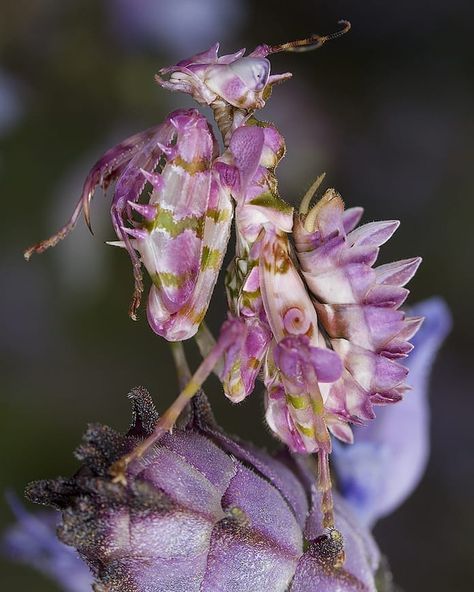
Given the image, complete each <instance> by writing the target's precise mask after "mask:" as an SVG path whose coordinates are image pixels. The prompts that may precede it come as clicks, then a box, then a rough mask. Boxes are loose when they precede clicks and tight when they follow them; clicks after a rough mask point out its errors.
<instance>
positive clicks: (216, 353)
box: [110, 330, 242, 485]
mask: <svg viewBox="0 0 474 592" xmlns="http://www.w3.org/2000/svg"><path fill="white" fill-rule="evenodd" d="M240 339H242V334H241V333H240V332H239V333H238V332H237V331H232V330H230V331H228V332H225V333H224V334H222V335H221V337H220V338H219V339H218V340H217V342H216V344H215V345H214V347H213V348H212V349H211V351H210V352H209V355H208V356H207V357H206V358H205V359H204V360H203V361H202V363H201V365H200V366H199V368H198V369H197V370H196V372H195V373H194V375H193V376H192V378H191V379H190V380H189V381H188V382H187V384H186V386H185V387H184V388H183V389H182V391H181V392H180V394H179V395H178V397H177V398H176V399H175V400H174V401H173V403H172V404H171V405H170V406H169V407H168V409H167V410H166V411H165V412H164V413H163V415H162V416H161V417H160V418H159V420H158V421H157V423H156V426H155V429H154V430H153V433H152V434H151V435H150V436H148V438H146V439H145V440H143V442H141V443H140V444H139V445H138V446H136V448H134V449H133V450H132V451H131V452H129V453H128V454H126V455H124V456H123V457H122V458H120V459H119V460H117V461H116V462H114V463H113V465H112V466H111V468H110V474H111V475H112V477H113V482H114V483H122V484H123V485H126V483H127V479H126V475H125V472H126V470H127V467H128V466H129V465H130V463H132V462H133V461H135V460H138V459H139V458H141V457H142V456H143V455H144V454H145V453H146V452H147V451H148V450H149V449H150V448H151V447H152V446H153V445H154V444H155V443H156V442H157V441H158V440H159V439H160V438H161V437H162V436H163V435H164V434H165V433H166V432H169V431H171V430H172V429H173V426H174V425H175V423H176V420H177V419H178V417H179V416H180V415H181V413H182V412H183V410H184V408H185V407H186V405H187V404H188V403H189V401H190V400H191V399H192V398H193V397H194V395H195V394H197V392H198V391H199V389H200V388H201V385H202V384H203V382H204V381H205V380H206V378H207V377H208V376H209V374H210V373H211V372H212V371H213V369H214V368H215V366H216V364H217V363H218V362H219V359H220V358H221V356H222V355H223V354H224V352H225V351H226V350H227V349H228V348H229V346H230V345H231V344H233V343H235V342H236V340H240ZM173 354H174V357H175V361H177V363H178V364H179V365H180V366H179V367H180V369H184V366H183V360H184V358H181V357H180V354H179V351H178V350H175V351H174V352H173Z"/></svg>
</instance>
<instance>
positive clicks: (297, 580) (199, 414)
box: [28, 389, 380, 592]
mask: <svg viewBox="0 0 474 592" xmlns="http://www.w3.org/2000/svg"><path fill="white" fill-rule="evenodd" d="M132 398H133V401H134V407H135V420H134V423H133V425H132V427H131V428H130V430H129V432H128V434H127V436H122V435H120V434H118V433H116V432H114V431H113V430H111V429H110V428H107V427H105V426H100V425H93V426H90V428H89V430H88V431H87V432H86V435H85V438H84V441H83V444H82V445H81V446H80V448H79V450H78V451H77V455H78V457H79V458H80V459H81V460H82V461H83V463H84V465H83V467H82V468H81V469H80V470H79V471H78V472H77V473H76V475H75V476H74V477H73V478H71V479H58V480H53V481H43V482H38V483H35V484H32V485H31V486H30V487H29V489H28V495H29V497H30V498H31V499H33V500H34V501H37V502H40V503H45V504H49V505H53V506H54V507H56V508H58V509H60V510H61V511H62V516H63V522H62V525H61V526H60V528H59V531H58V532H59V537H60V539H61V540H62V541H63V542H65V543H66V544H69V545H71V546H73V547H76V549H77V550H78V552H79V554H80V556H81V557H82V558H83V559H84V560H85V561H86V562H87V563H88V565H89V566H90V567H91V569H92V571H93V573H94V577H95V579H96V582H97V584H96V586H97V589H98V590H104V591H105V590H107V591H108V592H114V591H117V592H118V591H119V590H120V591H121V592H125V591H127V592H132V591H133V592H141V591H143V592H171V591H174V592H193V591H196V592H216V591H217V590H225V591H226V592H248V591H249V590H272V592H279V591H281V592H286V591H290V592H306V591H311V592H329V591H332V590H333V591H334V592H336V591H352V590H367V591H370V592H375V590H376V588H375V583H374V573H375V571H376V570H377V568H378V566H379V561H380V557H379V552H378V550H377V547H376V545H375V543H374V541H373V539H372V538H371V536H370V534H369V533H368V531H367V530H365V529H361V528H360V526H359V525H358V522H357V519H356V518H355V516H354V515H353V514H351V512H350V511H349V510H348V508H347V507H346V506H345V504H344V502H343V501H341V500H340V499H339V498H337V500H336V512H335V513H336V526H337V528H338V530H339V532H337V531H332V530H329V531H326V530H325V529H324V528H323V526H322V524H321V521H320V518H319V511H318V507H319V494H317V493H316V492H315V490H314V489H311V485H310V484H311V483H312V480H311V469H310V467H308V466H306V463H305V461H304V460H303V459H292V458H291V457H289V456H288V455H285V456H284V459H285V461H284V463H283V462H281V461H278V460H276V459H274V458H272V457H270V456H268V455H267V454H266V453H264V452H262V451H260V450H258V449H254V448H253V447H251V446H249V445H246V444H243V443H240V442H238V441H236V440H234V439H231V438H230V437H229V436H227V435H226V434H225V433H224V432H222V431H221V430H220V429H219V428H218V427H217V425H216V424H215V422H214V420H213V418H212V416H211V415H210V411H209V408H208V406H207V403H206V401H205V399H203V396H202V395H200V396H199V397H198V398H197V399H195V401H194V403H193V406H192V409H191V413H190V414H189V415H188V417H187V419H186V420H185V421H184V422H183V423H182V424H181V426H180V427H179V428H176V429H175V430H174V431H173V433H172V434H166V435H165V436H163V437H162V438H161V440H160V441H159V442H158V443H157V445H156V446H155V447H154V448H153V449H152V450H150V451H149V452H148V453H147V455H146V456H145V457H144V458H143V459H142V460H141V461H139V462H137V463H136V464H134V466H133V468H132V469H131V473H130V475H129V481H128V483H127V486H126V487H123V486H121V485H118V484H114V483H112V481H111V479H110V477H109V475H108V469H109V467H110V464H111V462H113V460H114V459H115V458H117V456H119V455H121V454H123V452H124V451H125V450H127V449H129V448H130V447H131V446H134V445H135V444H136V442H137V440H140V439H141V438H143V437H145V436H146V435H147V434H149V433H150V431H151V430H152V429H153V426H154V424H155V422H156V417H157V416H156V412H155V410H154V407H153V405H152V403H151V400H150V398H149V395H148V394H147V393H146V392H144V391H143V390H138V389H137V390H135V391H134V392H133V393H132ZM340 533H342V536H343V537H344V550H345V556H346V560H345V564H344V566H342V565H341V561H340V555H341V551H342V540H341V534H340Z"/></svg>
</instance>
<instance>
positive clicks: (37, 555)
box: [1, 494, 94, 592]
mask: <svg viewBox="0 0 474 592" xmlns="http://www.w3.org/2000/svg"><path fill="white" fill-rule="evenodd" d="M7 499H8V503H9V505H10V507H11V508H12V510H13V512H14V513H15V515H16V518H17V520H18V522H17V524H15V525H14V526H11V527H10V528H8V529H7V530H6V532H5V533H4V535H3V537H2V541H1V542H2V549H1V550H2V554H4V555H6V556H7V557H9V558H11V559H12V560H13V561H19V562H21V563H25V564H27V565H31V566H33V567H35V568H36V569H38V570H39V571H41V572H43V573H44V574H46V575H47V576H49V577H50V578H51V579H52V580H54V581H56V582H57V583H58V584H59V585H60V586H61V588H62V590H64V591H67V592H90V590H91V586H92V583H93V581H94V579H93V577H92V574H91V572H90V569H89V568H88V567H87V565H86V563H84V561H82V559H80V558H79V555H78V554H77V552H76V550H75V549H73V548H72V547H68V546H67V545H65V544H64V543H62V542H61V541H60V540H59V539H58V538H57V536H56V528H57V525H58V523H59V515H58V514H57V513H56V512H53V511H51V512H38V513H37V514H30V513H29V512H27V511H26V509H25V508H24V507H23V505H22V504H21V503H20V501H19V500H18V499H17V498H16V497H15V496H14V495H10V494H9V495H8V496H7Z"/></svg>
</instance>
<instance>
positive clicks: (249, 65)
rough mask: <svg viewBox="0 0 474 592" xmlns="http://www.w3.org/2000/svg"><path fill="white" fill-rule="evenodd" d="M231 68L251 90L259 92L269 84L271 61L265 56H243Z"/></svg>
mask: <svg viewBox="0 0 474 592" xmlns="http://www.w3.org/2000/svg"><path fill="white" fill-rule="evenodd" d="M230 69H231V70H232V72H233V73H234V74H235V75H236V76H237V77H238V78H240V80H241V81H242V82H243V83H244V85H245V86H246V87H247V89H248V90H249V91H254V92H259V91H262V90H263V89H264V88H265V86H266V85H267V82H268V77H269V75H270V62H269V61H268V60H267V59H265V58H251V57H248V58H241V59H240V60H237V61H236V62H234V63H233V64H230Z"/></svg>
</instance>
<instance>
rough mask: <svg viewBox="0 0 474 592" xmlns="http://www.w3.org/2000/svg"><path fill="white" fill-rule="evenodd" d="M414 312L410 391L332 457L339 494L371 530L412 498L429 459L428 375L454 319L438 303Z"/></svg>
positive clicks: (431, 302)
mask: <svg viewBox="0 0 474 592" xmlns="http://www.w3.org/2000/svg"><path fill="white" fill-rule="evenodd" d="M410 312H411V313H413V314H416V315H421V316H424V317H425V322H424V323H423V326H422V327H421V329H420V331H419V332H418V333H417V335H416V336H415V337H414V339H413V344H414V345H415V346H416V347H415V350H414V351H413V352H412V353H411V354H410V356H409V358H408V360H407V363H406V365H407V367H408V369H409V370H410V384H411V387H412V388H411V390H410V392H409V393H408V394H407V396H406V397H405V398H404V400H403V401H400V402H399V403H398V404H397V405H396V406H394V407H393V408H392V407H390V408H389V407H382V408H380V409H379V410H378V412H377V418H376V420H375V421H373V422H371V423H370V424H369V425H367V426H361V427H357V428H356V429H355V436H356V437H355V443H354V444H353V445H352V446H344V447H343V446H341V445H339V446H337V447H336V449H335V453H334V461H335V467H336V471H337V474H338V477H339V485H340V488H341V491H342V493H343V495H344V497H345V498H346V500H347V501H348V503H349V504H350V505H351V507H353V509H354V510H355V511H356V512H357V514H358V515H359V516H360V517H361V519H362V520H363V521H364V522H365V523H366V524H367V525H370V526H372V525H373V524H374V522H375V521H376V520H378V519H379V518H382V517H383V516H386V515H387V514H390V513H391V512H393V511H394V510H395V509H396V508H397V507H398V506H400V505H401V504H402V503H403V502H404V501H405V499H407V498H408V497H409V495H411V493H412V492H413V490H414V489H415V488H416V486H417V485H418V483H419V481H420V480H421V478H422V476H423V473H424V471H425V467H426V463H427V460H428V455H429V406H428V386H429V384H428V383H429V372H430V368H431V366H432V364H433V362H434V359H435V356H436V354H437V352H438V349H439V347H440V346H441V344H442V342H443V340H444V338H445V337H446V335H447V333H448V332H449V330H450V328H451V314H450V312H449V309H448V308H447V306H446V304H445V303H444V301H443V300H441V299H439V298H432V299H431V300H426V301H424V302H421V303H420V304H418V305H416V306H414V307H412V308H411V309H410Z"/></svg>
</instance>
